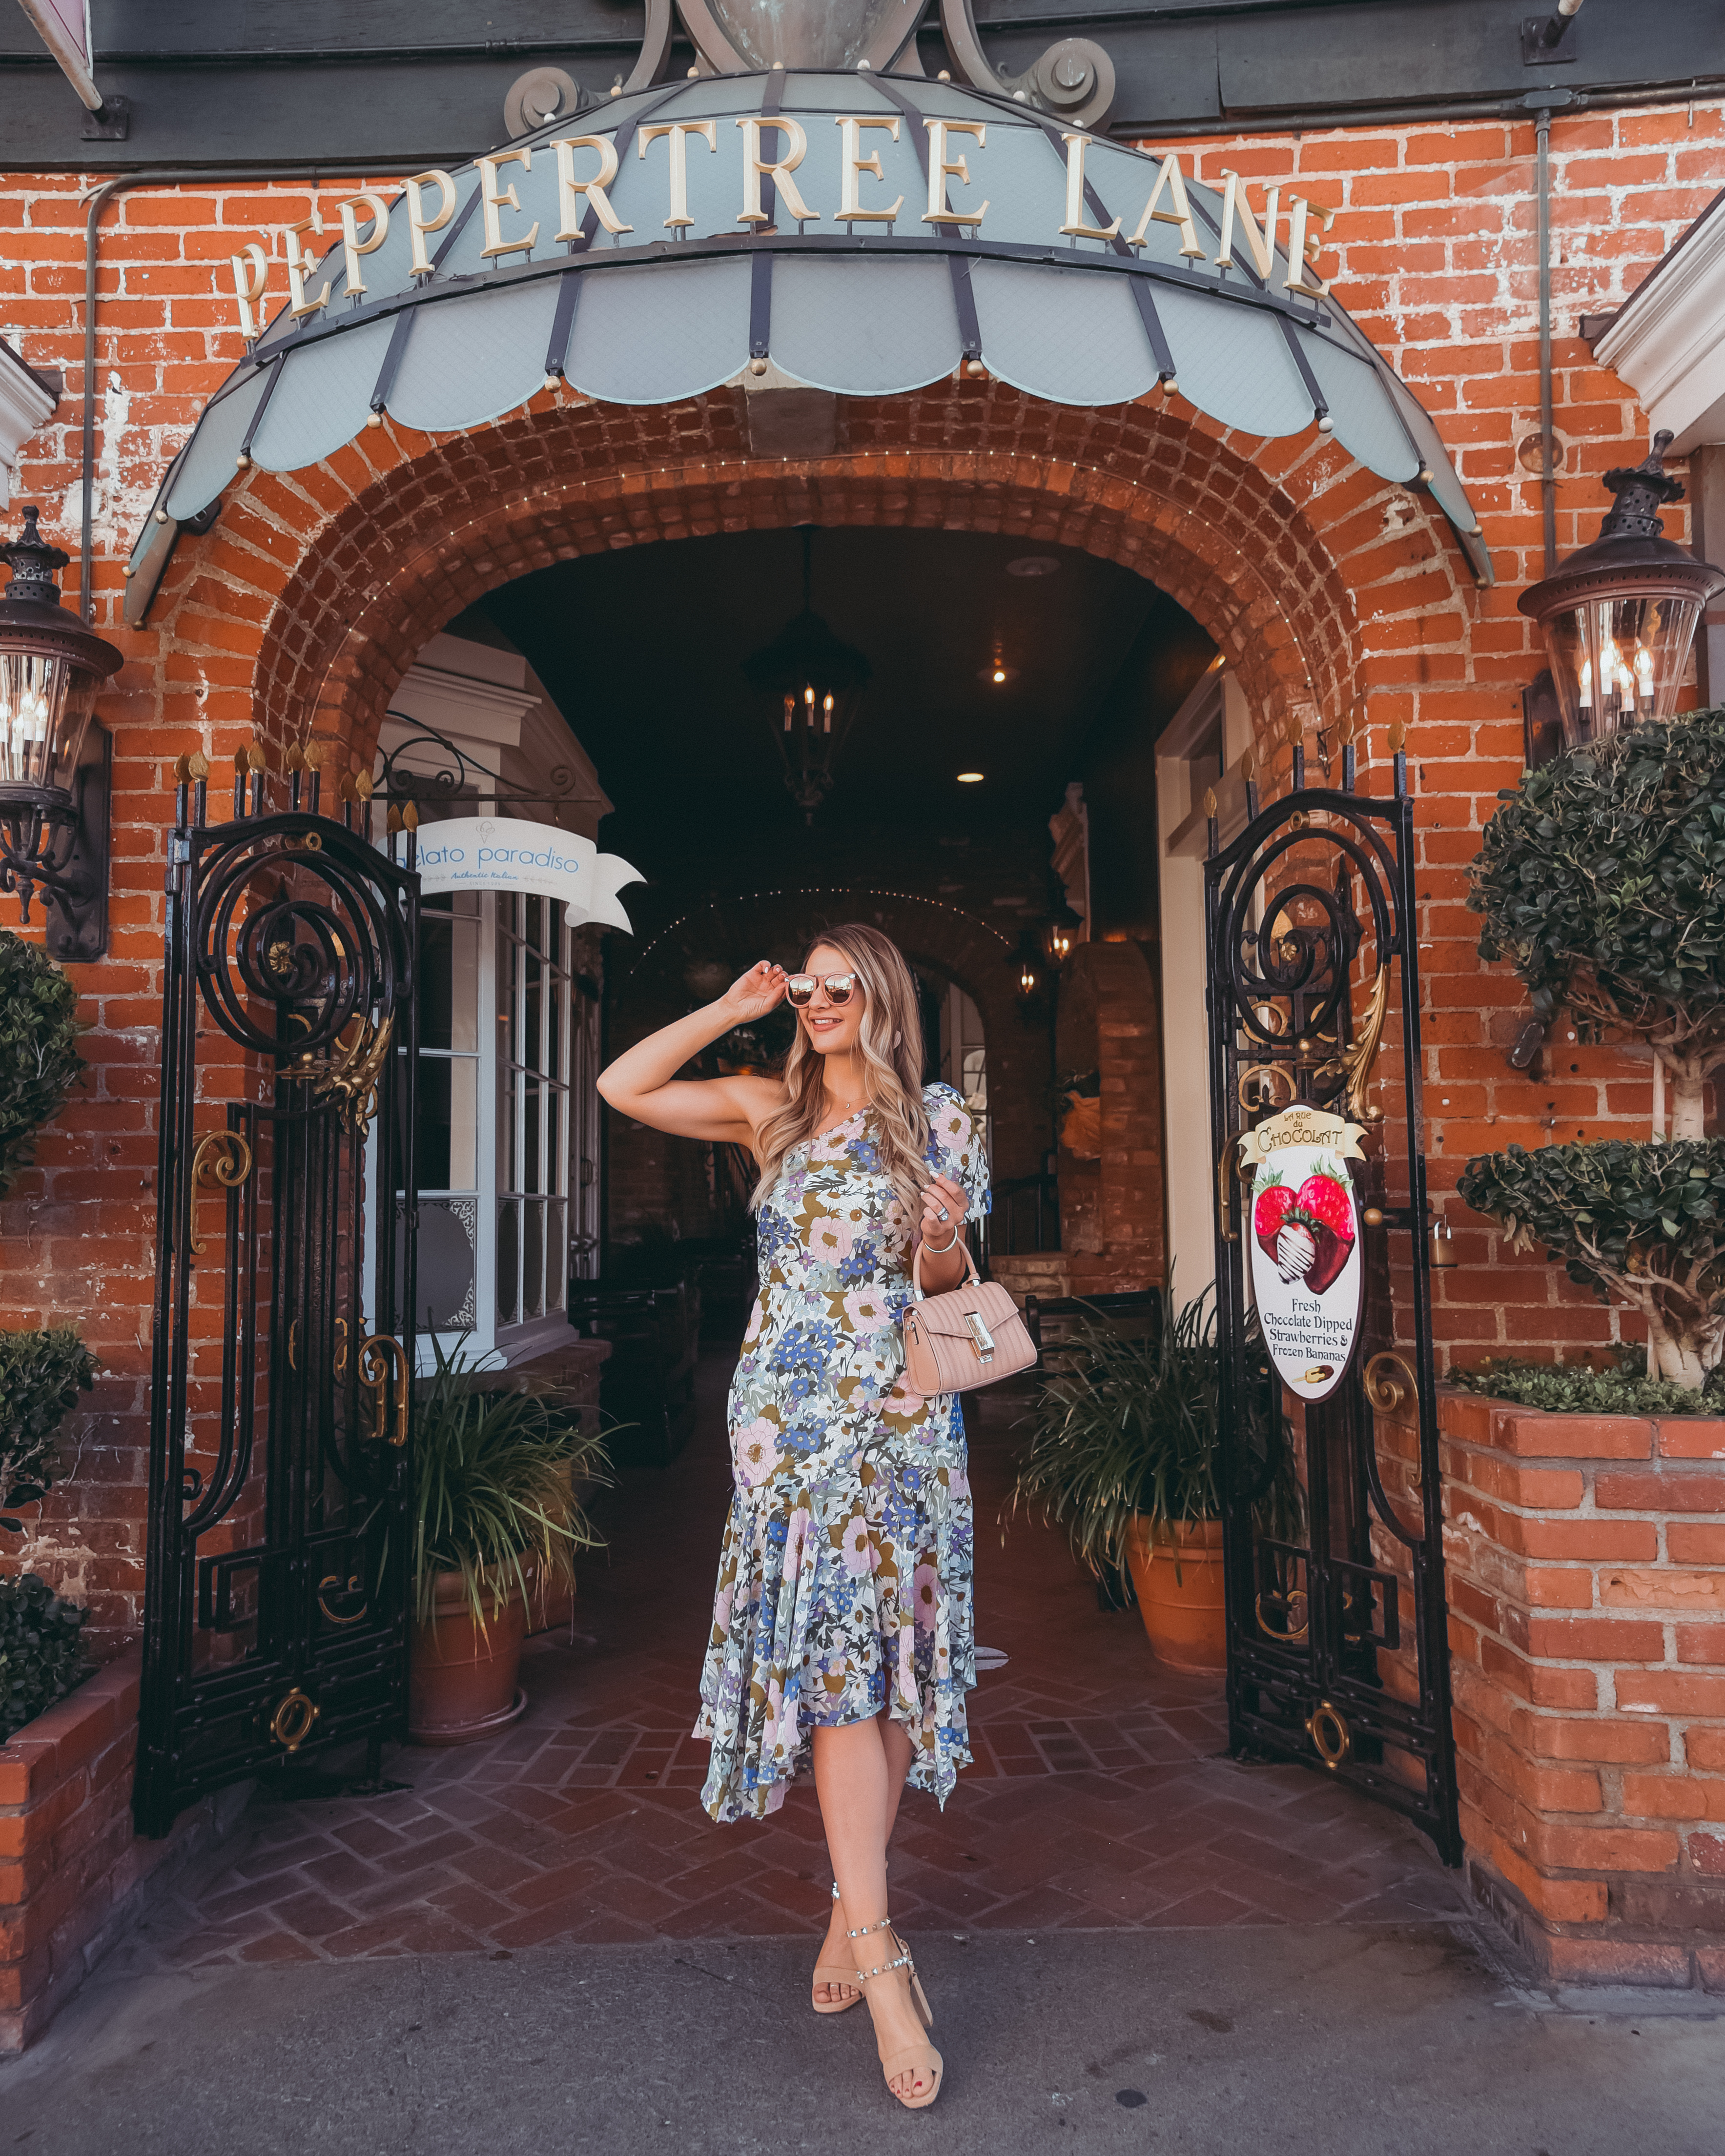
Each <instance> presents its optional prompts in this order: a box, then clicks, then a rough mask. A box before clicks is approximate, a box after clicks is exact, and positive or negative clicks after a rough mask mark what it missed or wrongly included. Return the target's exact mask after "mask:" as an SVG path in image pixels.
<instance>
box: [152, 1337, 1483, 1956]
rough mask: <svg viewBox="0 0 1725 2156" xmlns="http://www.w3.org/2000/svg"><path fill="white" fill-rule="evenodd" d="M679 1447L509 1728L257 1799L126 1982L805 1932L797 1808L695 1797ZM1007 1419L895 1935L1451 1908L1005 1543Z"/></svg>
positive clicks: (1383, 1845)
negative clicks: (939, 1771) (934, 1798)
mask: <svg viewBox="0 0 1725 2156" xmlns="http://www.w3.org/2000/svg"><path fill="white" fill-rule="evenodd" d="M728 1375H729V1368H728V1363H726V1362H723V1361H721V1360H719V1359H717V1358H715V1359H713V1360H711V1362H710V1363H708V1364H707V1365H706V1368H704V1370H703V1378H704V1381H705V1382H704V1385H703V1391H704V1394H705V1395H706V1407H705V1410H704V1413H703V1416H702V1420H701V1427H700V1429H699V1430H697V1432H696V1436H695V1438H694V1439H693V1440H692V1441H691V1445H690V1446H689V1449H688V1451H687V1452H686V1454H685V1456H684V1458H683V1459H682V1460H680V1461H679V1462H678V1463H677V1465H676V1466H675V1467H673V1468H671V1469H670V1470H669V1471H665V1472H664V1473H649V1472H641V1473H639V1474H632V1475H630V1476H628V1477H627V1478H626V1481H625V1482H624V1486H623V1487H622V1488H621V1489H620V1490H619V1491H614V1492H612V1493H610V1495H609V1496H608V1498H607V1500H606V1501H605V1514H604V1519H603V1524H604V1525H605V1527H606V1528H607V1530H608V1533H609V1535H610V1537H611V1550H610V1558H609V1562H608V1563H604V1562H596V1563H590V1564H589V1565H588V1566H587V1568H585V1570H584V1571H583V1576H582V1583H581V1592H580V1599H579V1601H578V1608H577V1615H576V1620H575V1631H576V1637H575V1640H574V1641H573V1642H572V1643H571V1642H570V1641H569V1640H567V1636H564V1637H562V1638H558V1639H542V1640H536V1641H533V1642H531V1643H530V1645H529V1648H528V1658H527V1661H526V1667H525V1670H524V1672H523V1677H524V1681H525V1682H526V1686H527V1688H528V1691H529V1695H530V1697H531V1706H530V1707H529V1709H528V1712H527V1713H526V1717H524V1718H523V1720H522V1721H521V1722H519V1723H518V1724H517V1725H516V1727H514V1728H513V1729H511V1730H510V1731H509V1732H506V1734H505V1735H503V1736H502V1737H501V1738H495V1739H494V1740H492V1741H491V1742H490V1743H486V1744H483V1745H474V1746H469V1747H465V1748H461V1749H459V1750H453V1751H447V1752H421V1751H415V1750H411V1749H410V1750H406V1751H403V1752H401V1753H398V1754H396V1755H394V1757H393V1758H392V1759H391V1761H390V1763H389V1764H388V1773H389V1774H391V1775H392V1776H393V1777H394V1778H395V1779H398V1780H403V1781H407V1782H409V1783H411V1784H412V1787H411V1789H408V1790H404V1791H402V1792H399V1793H398V1794H391V1795H386V1796H383V1797H381V1798H376V1799H371V1800H369V1801H363V1802H362V1801H356V1800H353V1799H337V1800H334V1801H330V1802H323V1803H311V1802H305V1801H300V1802H295V1803H284V1802H280V1801H275V1800H269V1799H264V1798H262V1797H259V1798H258V1799H254V1802H253V1804H251V1806H250V1808H249V1810H248V1812H247V1814H246V1815H245V1820H244V1822H243V1824H242V1826H241V1829H240V1830H239V1833H238V1834H236V1835H235V1836H234V1838H233V1839H232V1840H229V1841H228V1843H226V1844H225V1845H223V1848H222V1849H221V1850H219V1851H217V1852H216V1853H215V1854H214V1855H213V1856H212V1857H211V1858H210V1859H208V1861H207V1862H206V1864H205V1866H204V1867H203V1870H202V1871H201V1872H200V1873H198V1874H197V1875H195V1876H193V1877H191V1878H190V1879H188V1880H187V1881H182V1894H181V1897H180V1898H179V1899H177V1901H175V1902H172V1903H171V1904H169V1905H168V1906H167V1907H164V1908H162V1909H159V1910H158V1911H157V1913H156V1914H155V1915H154V1916H153V1917H151V1919H150V1921H149V1922H148V1923H147V1925H146V1927H145V1928H144V1929H143V1930H142V1931H141V1933H139V1934H138V1935H136V1938H134V1939H133V1940H132V1941H131V1943H129V1944H128V1946H127V1947H126V1949H124V1954H125V1958H126V1960H127V1961H129V1962H131V1963H132V1964H133V1965H134V1966H137V1965H149V1964H151V1963H154V1964H156V1965H162V1964H163V1963H167V1964H179V1965H185V1964H188V1963H189V1964H208V1963H220V1962H223V1961H236V1962H244V1963H259V1962H263V1963H268V1962H290V1961H305V1960H310V1959H313V1958H320V1957H321V1958H337V1959H341V1958H349V1957H352V1956H356V1955H392V1954H409V1953H459V1952H473V1951H477V1950H481V1949H488V1950H490V1952H492V1953H509V1952H511V1951H513V1950H514V1949H516V1948H523V1947H531V1946H535V1945H537V1944H540V1943H544V1942H547V1941H553V1940H556V1941H588V1942H600V1941H620V1940H639V1939H645V1938H652V1937H655V1936H658V1937H670V1938H711V1937H732V1938H735V1937H760V1936H762V1935H769V1934H774V1933H796V1932H806V1933H808V1934H809V1938H810V1940H811V1943H812V1942H813V1940H814V1936H815V1933H816V1931H817V1929H818V1928H819V1927H820V1926H821V1925H822V1924H824V1921H825V1915H826V1903H827V1893H828V1881H829V1876H830V1874H829V1871H828V1870H827V1867H826V1862H825V1855H824V1848H823V1845H822V1840H821V1834H820V1825H819V1817H818V1815H817V1812H816V1809H815V1804H814V1794H813V1791H812V1790H808V1789H793V1792H792V1794H790V1796H789V1797H788V1799H787V1800H786V1803H785V1804H784V1807H783V1809H782V1810H781V1811H780V1812H779V1813H778V1815H777V1816H776V1817H775V1818H774V1819H773V1820H772V1821H770V1822H768V1823H767V1824H765V1825H737V1826H731V1827H717V1826H715V1825H712V1824H711V1821H710V1820H707V1818H706V1815H705V1814H704V1813H703V1812H702V1811H701V1809H700V1806H699V1804H698V1803H697V1801H696V1791H697V1790H698V1789H699V1787H700V1784H701V1779H702V1777H703V1774H704V1773H705V1769H706V1747H705V1746H704V1745H697V1744H695V1743H691V1741H690V1739H689V1738H688V1735H687V1732H688V1729H689V1727H690V1724H691V1722H692V1720H693V1718H694V1714H695V1707H696V1697H695V1686H696V1670H697V1666H698V1663H699V1658H700V1655H701V1646H702V1643H703V1640H704V1638H705V1632H706V1621H707V1620H706V1606H707V1599H708V1597H709V1595H710V1593H711V1582H712V1577H713V1573H714V1570H715V1568H716V1560H717V1552H718V1539H719V1529H720V1526H721V1520H722V1517H723V1512H724V1506H725V1501H726V1459H725V1446H724V1436H723V1430H722V1419H721V1413H720V1407H721V1401H722V1389H723V1386H724V1383H725V1382H726V1378H728ZM1010 1413H1011V1409H1010V1404H1009V1403H1008V1404H997V1403H995V1402H993V1401H990V1402H988V1405H987V1409H986V1411H985V1412H984V1413H983V1414H981V1415H980V1416H979V1417H978V1416H975V1415H973V1437H972V1471H973V1481H974V1483H975V1486H976V1489H977V1494H978V1505H977V1512H978V1532H977V1603H978V1612H979V1616H978V1632H979V1636H980V1638H981V1639H982V1640H983V1642H984V1643H986V1644H987V1645H989V1646H992V1647H996V1648H999V1649H1000V1650H1004V1652H1005V1654H1006V1655H1007V1656H1008V1661H1007V1662H1006V1664H1005V1666H1004V1667H1002V1668H999V1669H996V1670H993V1671H988V1672H986V1673H984V1674H983V1676H982V1679H981V1683H980V1685H979V1687H978V1690H977V1691H976V1692H974V1693H973V1695H972V1697H971V1717H972V1733H973V1743H974V1747H975V1750H976V1753H977V1763H976V1765H975V1767H974V1768H972V1769H971V1770H970V1771H969V1772H968V1773H966V1774H963V1775H961V1777H960V1779H959V1784H958V1788H957V1791H956V1793H955V1794H954V1795H953V1796H952V1799H950V1801H949V1802H948V1804H947V1809H946V1811H945V1813H944V1814H942V1813H940V1812H938V1811H937V1809H935V1807H934V1805H933V1804H932V1803H931V1802H930V1800H929V1799H927V1798H926V1797H922V1796H920V1795H918V1794H915V1793H912V1794H910V1795H908V1796H907V1797H906V1800H905V1805H904V1809H903V1812H902V1814H901V1820H900V1825H899V1830H898V1833H897V1835H896V1840H895V1842H894V1849H893V1858H892V1885H893V1907H894V1913H895V1915H896V1917H898V1918H899V1919H900V1920H901V1922H904V1923H905V1924H906V1927H907V1928H911V1929H913V1930H914V1929H915V1928H917V1927H918V1926H922V1927H929V1926H939V1927H941V1928H949V1929H950V1928H963V1929H978V1928H988V1929H991V1930H992V1929H1002V1928H1010V1929H1014V1930H1029V1929H1032V1928H1041V1929H1046V1928H1053V1927H1055V1926H1059V1927H1062V1928H1117V1927H1120V1926H1157V1927H1164V1926H1182V1925H1187V1926H1190V1925H1201V1926H1211V1925H1223V1924H1227V1925H1252V1924H1276V1923H1306V1922H1319V1923H1322V1922H1343V1921H1345V1922H1350V1923H1362V1922H1364V1923H1377V1922H1382V1923H1399V1922H1413V1921H1420V1920H1430V1919H1431V1918H1433V1917H1437V1918H1440V1919H1441V1918H1444V1917H1457V1918H1459V1917H1461V1915H1462V1914H1463V1903H1462V1899H1461V1889H1460V1885H1459V1881H1458V1880H1457V1878H1456V1876H1455V1874H1454V1873H1452V1872H1446V1871H1444V1870H1443V1869H1442V1867H1441V1866H1440V1865H1439V1864H1438V1862H1437V1861H1436V1859H1435V1856H1433V1854H1432V1852H1431V1850H1430V1845H1428V1844H1427V1843H1426V1842H1425V1840H1424V1839H1423V1838H1422V1837H1421V1836H1420V1835H1419V1834H1417V1833H1416V1832H1415V1831H1414V1830H1413V1829H1412V1828H1411V1827H1409V1826H1408V1825H1406V1824H1405V1823H1404V1822H1403V1821H1401V1820H1398V1819H1396V1818H1394V1816H1392V1815H1390V1814H1389V1813H1387V1812H1384V1811H1382V1810H1380V1809H1378V1808H1376V1807H1375V1806H1373V1805H1371V1804H1368V1803H1366V1802H1365V1801H1364V1800H1363V1799H1360V1798H1358V1797H1356V1796H1354V1795H1353V1794H1352V1793H1350V1792H1349V1791H1348V1790H1347V1789H1343V1788H1340V1787H1338V1786H1337V1785H1335V1784H1330V1783H1327V1782H1325V1781H1323V1780H1322V1779H1319V1778H1318V1777H1317V1775H1315V1774H1312V1773H1310V1772H1308V1771H1307V1770H1304V1769H1302V1768H1292V1767H1279V1766H1278V1767H1268V1766H1245V1765H1240V1764H1237V1763H1235V1762H1233V1761H1231V1760H1230V1759H1228V1758H1225V1757H1224V1756H1223V1753H1222V1745H1223V1741H1224V1722H1223V1714H1222V1704H1221V1698H1220V1694H1219V1688H1218V1687H1217V1686H1215V1685H1214V1684H1212V1683H1210V1682H1209V1681H1199V1680H1194V1679H1192V1678H1187V1677H1181V1676H1175V1675H1174V1674H1173V1672H1171V1671H1168V1670H1166V1669H1164V1668H1163V1666H1162V1665H1160V1664H1159V1663H1158V1662H1157V1661H1155V1659H1154V1658H1153V1656H1152V1655H1151V1654H1150V1651H1149V1649H1148V1647H1147V1645H1146V1642H1145V1640H1144V1635H1143V1628H1142V1625H1141V1623H1140V1621H1139V1619H1138V1616H1137V1612H1136V1611H1135V1610H1126V1611H1122V1612H1118V1613H1112V1614H1110V1613H1106V1612H1103V1611H1101V1610H1099V1609H1097V1607H1096V1597H1095V1594H1094V1591H1093V1589H1091V1586H1090V1584H1089V1583H1088V1581H1087V1580H1086V1578H1084V1577H1083V1576H1082V1575H1081V1573H1079V1571H1078V1570H1077V1568H1076V1566H1075V1565H1074V1563H1073V1562H1072V1560H1071V1558H1070V1555H1069V1554H1068V1553H1067V1551H1066V1548H1065V1544H1064V1543H1063V1542H1062V1541H1061V1540H1060V1538H1059V1537H1056V1536H1055V1535H1054V1534H1052V1533H1050V1532H1048V1531H1046V1530H1045V1529H1041V1528H1038V1527H1029V1526H1027V1525H1025V1524H1024V1522H1022V1521H1020V1522H1014V1523H1012V1524H1011V1525H1010V1526H1009V1528H1008V1529H1007V1531H1006V1533H1005V1537H1004V1543H1003V1538H1002V1533H1001V1531H1000V1529H999V1525H998V1522H997V1517H996V1516H997V1513H998V1512H999V1501H1000V1497H1001V1494H1002V1492H1003V1491H1004V1487H1005V1483H1006V1479H1007V1478H1006V1468H1005V1461H1006V1456H1007V1453H1008V1450H1009V1445H1010V1443H1011V1438H1010V1434H1009V1429H1008V1423H1009V1416H1010Z"/></svg>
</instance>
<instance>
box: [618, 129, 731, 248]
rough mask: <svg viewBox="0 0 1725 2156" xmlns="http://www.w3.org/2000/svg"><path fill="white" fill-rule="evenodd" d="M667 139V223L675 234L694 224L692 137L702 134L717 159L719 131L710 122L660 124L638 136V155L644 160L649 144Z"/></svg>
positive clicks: (668, 228) (668, 230)
mask: <svg viewBox="0 0 1725 2156" xmlns="http://www.w3.org/2000/svg"><path fill="white" fill-rule="evenodd" d="M661 135H663V136H666V137H667V138H668V139H669V141H670V150H669V151H668V153H667V154H668V155H669V157H670V216H669V217H668V218H666V219H665V229H666V231H667V232H674V231H679V230H681V229H683V228H685V227H687V226H689V225H691V224H693V223H694V222H695V220H694V218H692V217H691V216H690V214H689V137H690V136H691V135H699V136H701V138H702V140H703V141H705V142H706V146H707V147H708V149H709V150H711V151H712V153H713V155H714V156H715V157H716V156H717V155H718V151H719V130H718V126H717V124H716V122H715V121H711V120H670V121H659V122H657V123H655V125H654V126H651V127H644V128H643V129H642V130H641V131H640V133H639V135H637V136H636V137H635V141H636V143H637V144H638V145H639V148H638V150H637V151H636V154H637V156H639V157H645V156H646V154H647V145H648V144H649V142H656V141H658V140H659V138H660V136H661Z"/></svg>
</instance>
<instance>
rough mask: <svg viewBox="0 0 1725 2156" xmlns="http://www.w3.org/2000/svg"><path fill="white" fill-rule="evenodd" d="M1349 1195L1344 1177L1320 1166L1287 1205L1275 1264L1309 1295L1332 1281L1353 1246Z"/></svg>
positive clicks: (1277, 1245) (1319, 1293) (1286, 1278)
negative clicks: (1305, 1288)
mask: <svg viewBox="0 0 1725 2156" xmlns="http://www.w3.org/2000/svg"><path fill="white" fill-rule="evenodd" d="M1353 1242H1354V1226H1353V1193H1352V1192H1351V1191H1350V1190H1349V1188H1348V1183H1347V1181H1346V1180H1345V1178H1343V1177H1342V1176H1339V1175H1333V1174H1331V1173H1328V1172H1327V1171H1325V1170H1322V1169H1320V1170H1319V1172H1318V1173H1317V1174H1316V1175H1308V1176H1307V1178H1306V1180H1305V1181H1304V1182H1303V1183H1301V1185H1300V1188H1299V1189H1298V1190H1297V1191H1296V1192H1295V1193H1294V1196H1293V1201H1292V1203H1291V1204H1290V1205H1289V1206H1288V1207H1287V1208H1286V1212H1285V1214H1284V1216H1283V1219H1282V1224H1281V1229H1280V1230H1279V1231H1278V1233H1277V1235H1276V1250H1275V1254H1274V1255H1275V1258H1276V1270H1277V1271H1278V1272H1279V1273H1280V1274H1281V1276H1282V1278H1283V1279H1284V1280H1285V1281H1291V1280H1297V1281H1301V1283H1302V1284H1303V1285H1304V1286H1306V1287H1307V1289H1308V1290H1309V1291H1310V1292H1311V1293H1312V1294H1313V1295H1322V1293H1323V1292H1324V1291H1325V1290H1326V1289H1327V1288H1328V1287H1332V1286H1334V1285H1335V1282H1336V1281H1337V1278H1338V1277H1339V1276H1340V1275H1341V1271H1342V1268H1343V1266H1344V1265H1346V1264H1347V1263H1348V1253H1349V1252H1350V1251H1351V1250H1353Z"/></svg>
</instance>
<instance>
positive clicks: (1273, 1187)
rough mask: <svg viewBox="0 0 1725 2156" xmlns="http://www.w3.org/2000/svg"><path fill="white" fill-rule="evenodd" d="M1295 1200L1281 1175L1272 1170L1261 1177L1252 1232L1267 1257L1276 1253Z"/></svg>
mask: <svg viewBox="0 0 1725 2156" xmlns="http://www.w3.org/2000/svg"><path fill="white" fill-rule="evenodd" d="M1293 1202H1294V1193H1293V1192H1292V1191H1291V1190H1290V1189H1289V1188H1288V1186H1287V1185H1286V1183H1284V1182H1283V1181H1282V1179H1281V1176H1280V1175H1278V1174H1276V1173H1273V1172H1272V1173H1271V1174H1269V1175H1266V1176H1264V1177H1261V1178H1260V1180H1259V1182H1258V1184H1257V1186H1256V1196H1255V1199H1254V1200H1253V1204H1252V1234H1253V1235H1254V1236H1255V1238H1256V1240H1257V1245H1258V1248H1259V1249H1260V1250H1262V1252H1263V1253H1264V1255H1265V1256H1266V1258H1273V1257H1274V1256H1275V1255H1276V1238H1277V1237H1278V1236H1279V1235H1281V1229H1282V1223H1283V1222H1284V1221H1285V1220H1286V1219H1287V1217H1288V1208H1289V1207H1290V1206H1291V1204H1293Z"/></svg>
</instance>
